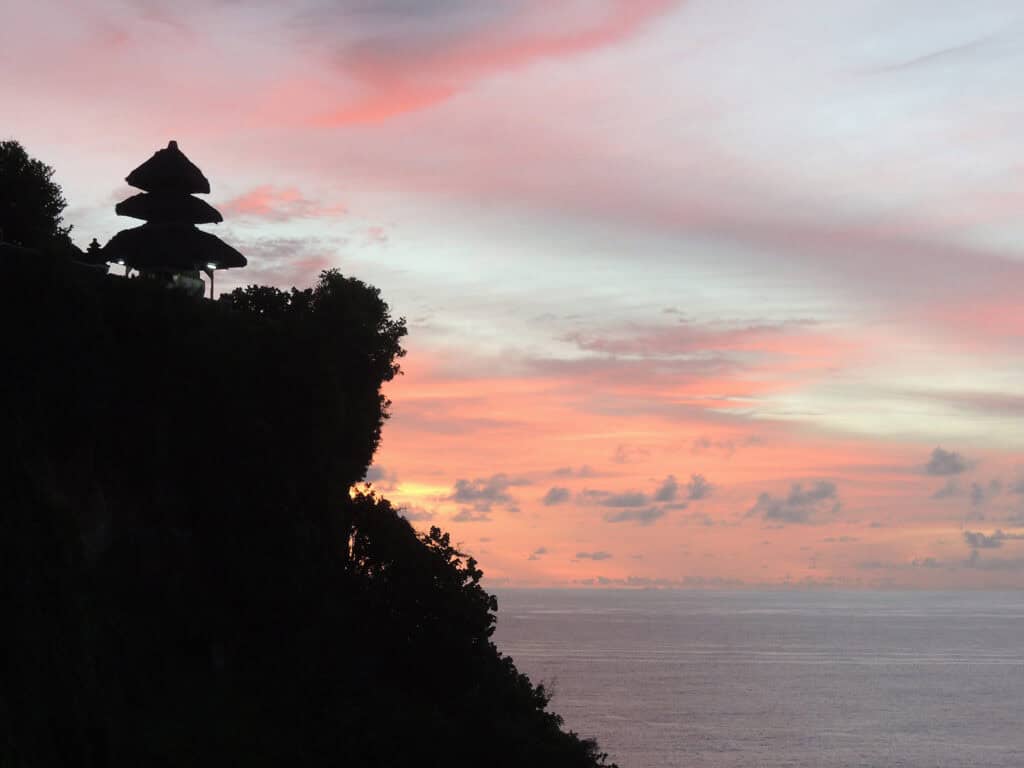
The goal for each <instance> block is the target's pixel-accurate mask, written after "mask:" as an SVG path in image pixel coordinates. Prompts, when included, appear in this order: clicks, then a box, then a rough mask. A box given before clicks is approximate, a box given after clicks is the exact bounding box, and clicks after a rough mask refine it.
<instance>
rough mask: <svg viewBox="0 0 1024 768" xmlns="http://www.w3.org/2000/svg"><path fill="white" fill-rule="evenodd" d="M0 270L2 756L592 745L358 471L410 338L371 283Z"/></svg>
mask: <svg viewBox="0 0 1024 768" xmlns="http://www.w3.org/2000/svg"><path fill="white" fill-rule="evenodd" d="M66 234H67V233H66V231H64V232H63V233H62V237H66ZM90 250H92V249H90ZM78 253H79V254H81V252H80V251H79V252H78ZM0 273H2V274H3V277H4V284H5V288H6V290H5V292H4V294H5V295H4V301H3V302H2V303H0V306H2V310H0V322H2V330H0V338H2V340H3V341H2V346H0V353H2V355H3V360H4V373H3V376H2V381H3V388H2V390H0V395H2V397H0V401H2V406H0V407H2V411H0V413H2V421H0V434H2V436H3V438H2V449H0V451H2V452H0V460H2V464H0V466H2V468H3V469H2V472H3V474H2V480H3V486H4V490H5V493H4V502H3V504H2V505H0V520H2V535H0V572H2V589H3V594H4V600H3V601H2V604H0V610H2V612H3V619H4V621H3V629H2V630H0V636H2V637H3V638H4V639H3V645H4V647H3V653H2V654H0V665H2V667H0V677H2V681H3V685H2V686H0V765H11V766H40V767H44V768H45V767H49V766H151V765H167V766H184V765H189V766H197V765H198V766H203V765H217V766H224V765H275V766H279V765H297V766H321V765H323V766H327V765H331V766H441V765H444V766H453V767H454V766H481V765H488V766H560V767H568V768H572V767H573V766H580V767H583V766H596V765H604V764H605V763H606V760H605V757H604V756H603V755H601V754H600V751H599V750H598V748H597V746H596V744H595V743H594V742H592V741H589V740H582V739H580V738H578V737H577V736H576V735H575V734H572V733H567V732H565V731H564V730H563V729H562V722H561V719H560V718H559V717H558V716H557V715H556V714H554V713H552V712H551V711H550V710H549V709H548V695H547V693H546V692H545V691H544V689H543V687H542V686H535V685H534V684H532V683H531V681H530V680H529V679H528V678H527V677H526V676H525V675H522V674H520V673H519V672H518V670H517V669H516V667H515V665H514V664H513V662H512V660H511V659H509V658H507V657H504V656H502V655H501V654H500V653H499V652H498V651H497V649H496V648H495V646H494V644H493V643H492V642H491V639H490V638H491V633H492V631H493V627H494V622H495V612H496V610H497V603H496V601H495V598H494V597H492V596H490V595H489V594H487V592H486V591H485V590H484V589H483V588H482V587H481V584H480V579H481V576H482V572H481V570H480V569H479V567H478V564H477V563H476V561H475V560H473V559H472V558H471V557H468V556H466V555H464V554H463V553H461V552H459V551H458V550H457V549H456V547H455V546H454V545H453V544H452V542H451V541H450V539H449V536H448V535H447V534H445V533H443V532H442V531H440V530H439V529H436V528H435V529H433V530H432V531H431V532H430V533H429V534H428V535H421V534H418V533H417V532H416V531H415V530H414V529H413V528H412V527H411V526H410V525H409V523H408V522H407V521H406V520H405V519H404V518H403V517H401V515H400V514H399V512H398V511H397V510H396V509H395V508H393V507H392V505H391V504H390V503H389V502H388V501H387V500H386V499H384V498H381V497H380V496H378V495H376V494H374V493H372V492H363V493H359V492H355V491H353V490H352V489H353V487H354V485H355V484H357V483H358V482H359V481H360V480H361V478H363V477H364V476H365V473H366V470H367V467H368V466H369V464H370V462H371V460H372V458H373V455H374V451H375V450H376V448H377V445H378V442H379V440H380V435H381V428H382V426H383V424H384V422H385V419H386V417H387V409H388V402H387V400H386V399H385V398H384V397H383V396H382V394H381V386H382V384H383V383H384V382H386V381H388V380H389V379H391V378H392V377H393V376H395V375H396V374H397V373H398V360H399V358H400V357H401V356H402V354H403V350H402V348H401V346H400V343H401V340H402V338H403V336H404V335H405V333H406V328H405V324H404V321H403V320H401V319H396V318H394V317H392V315H391V314H390V310H389V307H388V305H387V304H386V303H385V302H384V301H383V300H382V298H381V296H380V293H379V291H378V290H376V289H374V288H372V287H370V286H368V285H366V284H364V283H362V282H360V281H359V280H356V279H353V278H350V277H345V276H343V275H341V274H340V273H338V272H336V271H327V272H324V273H323V274H321V276H320V278H319V280H318V282H317V283H316V285H315V286H313V287H312V288H309V289H305V290H298V289H293V290H291V291H281V290H278V289H275V288H270V287H259V286H250V287H249V288H246V289H240V290H236V291H234V292H232V293H230V294H227V295H224V296H221V297H220V299H219V300H217V301H210V300H207V299H204V298H201V297H198V296H195V295H190V294H189V293H188V292H186V291H181V290H176V289H174V288H173V287H168V286H167V285H166V284H165V283H163V282H161V281H158V280H150V279H145V278H137V279H130V280H129V279H125V278H123V277H119V276H114V275H108V274H106V273H105V270H97V269H94V268H91V267H88V266H83V265H82V264H80V263H78V262H77V261H76V260H75V259H74V258H73V257H72V256H68V255H66V254H64V253H62V252H60V251H46V250H45V249H44V250H38V249H35V250H34V249H32V248H28V247H20V246H19V247H6V248H4V249H3V251H2V253H0Z"/></svg>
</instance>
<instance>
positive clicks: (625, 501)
mask: <svg viewBox="0 0 1024 768" xmlns="http://www.w3.org/2000/svg"><path fill="white" fill-rule="evenodd" d="M598 503H599V504H600V505H601V506H602V507H642V506H644V505H645V504H647V503H648V502H647V494H646V493H640V492H639V491H626V492H625V493H612V494H609V495H608V496H605V497H604V498H603V499H601V501H600V502H598Z"/></svg>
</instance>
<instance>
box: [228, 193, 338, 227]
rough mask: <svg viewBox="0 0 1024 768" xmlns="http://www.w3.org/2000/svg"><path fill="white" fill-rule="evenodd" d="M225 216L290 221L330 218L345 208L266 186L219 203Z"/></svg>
mask: <svg viewBox="0 0 1024 768" xmlns="http://www.w3.org/2000/svg"><path fill="white" fill-rule="evenodd" d="M220 208H221V211H222V212H223V213H224V215H225V216H232V215H233V216H238V217H251V218H259V219H264V220H266V221H289V220H290V219H309V218H334V217H337V216H342V215H344V214H345V213H347V212H348V209H347V208H346V207H345V206H344V205H342V204H333V205H322V204H320V203H317V202H314V201H312V200H309V199H307V198H305V197H304V196H303V195H302V193H301V192H299V190H297V189H295V188H294V187H286V188H277V187H274V186H272V185H269V184H266V185H263V186H259V187H256V188H255V189H252V190H250V191H249V192H246V193H245V194H244V195H241V196H239V197H236V198H234V199H233V200H229V201H228V202H226V203H223V204H222V205H221V206H220Z"/></svg>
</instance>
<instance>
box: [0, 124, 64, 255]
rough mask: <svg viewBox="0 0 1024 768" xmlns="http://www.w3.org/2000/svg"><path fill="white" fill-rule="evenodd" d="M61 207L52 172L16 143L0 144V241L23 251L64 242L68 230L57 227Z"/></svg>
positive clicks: (62, 209)
mask: <svg viewBox="0 0 1024 768" xmlns="http://www.w3.org/2000/svg"><path fill="white" fill-rule="evenodd" d="M65 207H67V201H65V199H64V193H63V192H62V191H61V188H60V186H59V185H58V184H57V183H56V182H54V181H53V169H52V168H51V167H50V166H48V165H46V164H45V163H43V162H42V161H40V160H36V159H35V158H32V157H29V155H28V153H27V152H26V151H25V148H24V147H22V146H21V144H19V143H18V142H17V141H0V239H2V240H6V241H7V242H9V243H13V244H14V245H20V246H22V247H25V248H43V247H45V246H47V245H49V244H50V243H51V242H52V241H54V240H55V239H57V238H62V239H64V238H66V237H67V235H68V233H69V232H70V231H71V227H62V226H61V222H62V220H63V216H62V214H63V212H64V208H65Z"/></svg>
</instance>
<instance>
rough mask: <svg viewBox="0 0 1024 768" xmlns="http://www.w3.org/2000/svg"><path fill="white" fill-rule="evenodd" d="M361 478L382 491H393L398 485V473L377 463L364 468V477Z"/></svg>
mask: <svg viewBox="0 0 1024 768" xmlns="http://www.w3.org/2000/svg"><path fill="white" fill-rule="evenodd" d="M363 480H364V481H365V482H367V483H372V484H373V485H374V486H375V487H377V488H379V489H380V490H382V491H393V490H394V489H395V488H397V487H398V475H397V474H395V473H394V472H389V471H388V470H387V469H385V468H384V467H382V466H379V465H377V464H374V465H373V466H371V467H370V468H369V469H367V470H366V477H365V478H363Z"/></svg>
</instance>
